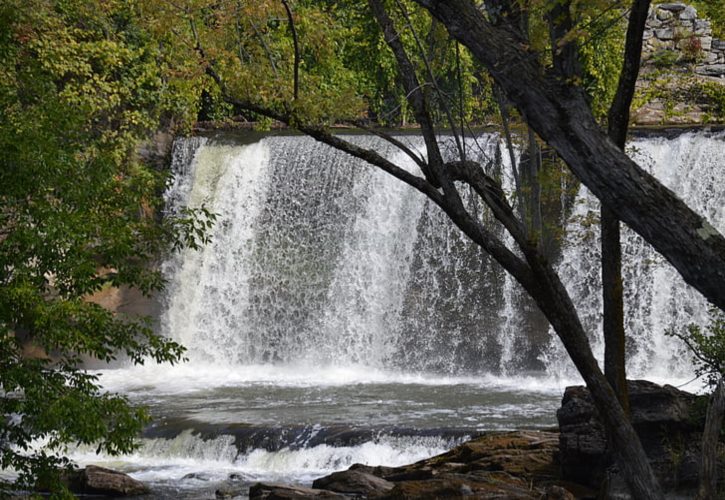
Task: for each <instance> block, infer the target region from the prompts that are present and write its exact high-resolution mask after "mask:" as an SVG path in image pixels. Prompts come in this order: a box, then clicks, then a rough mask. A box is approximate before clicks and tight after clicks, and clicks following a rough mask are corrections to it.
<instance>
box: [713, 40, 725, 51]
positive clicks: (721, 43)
mask: <svg viewBox="0 0 725 500" xmlns="http://www.w3.org/2000/svg"><path fill="white" fill-rule="evenodd" d="M712 50H725V40H719V39H717V38H714V39H713V40H712Z"/></svg>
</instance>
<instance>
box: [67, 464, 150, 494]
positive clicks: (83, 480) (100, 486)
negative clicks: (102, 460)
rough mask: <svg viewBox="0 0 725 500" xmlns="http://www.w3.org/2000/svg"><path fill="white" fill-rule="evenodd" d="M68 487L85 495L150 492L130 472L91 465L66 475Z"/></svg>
mask: <svg viewBox="0 0 725 500" xmlns="http://www.w3.org/2000/svg"><path fill="white" fill-rule="evenodd" d="M66 482H67V483H68V489H70V490H71V491H72V492H73V493H79V494H83V495H106V496H114V497H121V496H135V495H144V494H146V493H148V492H149V489H148V487H147V486H146V485H145V484H143V483H142V482H140V481H137V480H135V479H134V478H132V477H131V476H129V475H128V474H124V473H123V472H118V471H115V470H111V469H106V468H105V467H98V466H96V465H89V466H88V467H86V468H85V469H79V470H77V471H74V472H72V473H70V474H69V475H68V476H67V477H66Z"/></svg>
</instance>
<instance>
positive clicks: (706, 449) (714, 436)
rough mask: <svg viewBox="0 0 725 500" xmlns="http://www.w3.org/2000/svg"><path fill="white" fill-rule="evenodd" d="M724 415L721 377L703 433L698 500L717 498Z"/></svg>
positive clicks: (712, 398)
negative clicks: (718, 465) (718, 466)
mask: <svg viewBox="0 0 725 500" xmlns="http://www.w3.org/2000/svg"><path fill="white" fill-rule="evenodd" d="M724 415H725V381H724V380H723V378H722V377H720V381H719V382H718V383H717V387H716V388H715V392H713V394H712V397H711V398H710V404H709V405H708V407H707V417H706V418H705V430H704V431H703V432H702V457H701V462H700V487H699V488H698V490H697V500H709V499H711V498H717V458H718V454H717V449H718V445H719V443H720V432H721V431H722V423H723V416H724Z"/></svg>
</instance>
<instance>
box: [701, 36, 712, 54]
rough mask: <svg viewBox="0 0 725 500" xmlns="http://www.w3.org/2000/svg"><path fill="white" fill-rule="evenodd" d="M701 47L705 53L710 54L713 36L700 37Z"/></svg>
mask: <svg viewBox="0 0 725 500" xmlns="http://www.w3.org/2000/svg"><path fill="white" fill-rule="evenodd" d="M700 47H702V50H704V51H705V52H709V51H710V49H711V48H712V37H711V36H703V37H700Z"/></svg>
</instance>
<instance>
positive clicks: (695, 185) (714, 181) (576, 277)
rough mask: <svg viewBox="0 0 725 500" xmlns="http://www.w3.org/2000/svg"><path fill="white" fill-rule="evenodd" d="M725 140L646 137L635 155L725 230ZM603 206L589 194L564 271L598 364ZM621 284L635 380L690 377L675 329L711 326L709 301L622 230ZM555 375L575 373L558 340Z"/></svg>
mask: <svg viewBox="0 0 725 500" xmlns="http://www.w3.org/2000/svg"><path fill="white" fill-rule="evenodd" d="M724 146H725V135H723V134H722V133H721V134H716V135H712V134H709V133H686V134H682V135H680V136H678V137H676V138H674V139H667V138H663V137H659V138H647V139H644V138H640V139H635V140H633V141H632V142H630V143H629V145H628V148H627V151H628V154H629V155H630V156H631V157H632V158H633V159H634V160H635V161H636V162H637V163H638V164H639V165H640V166H641V167H643V168H644V169H646V170H647V171H648V172H650V173H651V174H653V175H654V176H655V177H656V178H657V179H659V180H660V182H662V183H663V184H664V185H665V186H667V187H668V188H670V189H671V190H672V191H674V192H675V193H676V194H677V195H678V196H679V197H680V198H682V199H683V200H684V201H685V202H686V203H687V204H688V205H689V206H690V207H691V208H693V209H694V210H695V211H696V212H698V213H699V214H701V215H703V216H704V217H705V218H706V219H707V220H708V221H710V223H712V224H713V225H714V226H715V227H716V228H717V229H718V230H719V231H721V232H724V231H725V182H723V174H724V173H725V172H723V166H725V147H724ZM598 214H599V203H598V201H597V199H596V198H595V197H594V196H593V195H591V193H589V191H588V190H587V189H586V188H584V187H582V188H581V190H580V192H579V194H578V196H577V200H576V203H575V207H574V211H573V214H572V216H571V217H570V219H569V221H568V224H567V230H566V232H567V243H566V245H565V247H564V251H563V257H562V260H561V263H560V264H559V273H560V274H561V276H562V279H563V281H564V284H565V285H566V287H567V289H568V291H569V293H570V295H571V297H572V299H573V301H574V304H576V305H577V308H578V310H579V314H580V317H581V319H582V322H583V324H584V326H585V329H586V330H587V331H588V333H589V334H590V338H591V341H592V344H593V348H594V351H595V354H596V355H597V357H598V358H599V359H600V360H601V359H603V352H604V345H603V342H602V339H601V334H600V332H601V328H602V326H601V324H602V299H601V266H600V255H601V254H600V246H601V244H600V238H599V228H598V224H597V223H598ZM622 254H623V256H622V260H623V269H622V277H623V281H624V305H625V330H626V333H627V343H626V348H627V357H628V371H629V373H628V376H629V377H630V378H637V377H645V376H646V377H648V378H654V379H659V380H672V379H673V378H686V377H687V376H688V375H689V374H690V373H692V367H691V354H690V353H689V352H688V351H687V349H686V348H685V346H684V345H683V344H682V342H681V341H679V340H678V339H676V338H673V337H671V336H667V335H665V332H667V331H668V330H678V331H680V332H682V331H684V327H685V326H686V325H688V324H690V323H695V324H699V325H704V324H706V323H707V320H708V315H707V309H708V307H707V301H706V300H705V299H703V298H702V297H701V296H700V295H699V293H698V292H697V291H696V290H694V289H693V288H692V287H690V286H689V285H687V284H686V283H685V282H684V281H683V279H682V278H681V277H680V275H679V274H678V273H677V271H676V270H675V269H674V268H673V267H672V266H671V265H670V264H669V263H668V262H666V261H665V259H664V258H663V257H662V256H661V255H659V254H658V253H657V252H655V251H654V249H652V247H651V246H650V245H649V244H648V243H647V242H645V241H644V240H643V239H642V238H641V237H640V236H639V235H637V234H636V233H634V231H631V230H630V229H629V228H627V227H623V229H622ZM546 357H547V364H548V367H549V370H550V371H551V372H552V373H555V374H557V375H559V376H571V374H572V373H573V367H572V366H571V363H570V362H569V360H568V358H567V356H566V353H565V352H564V350H563V347H562V346H561V344H560V342H559V341H558V339H554V341H553V342H552V345H551V346H550V349H549V352H548V354H547V356H546Z"/></svg>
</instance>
